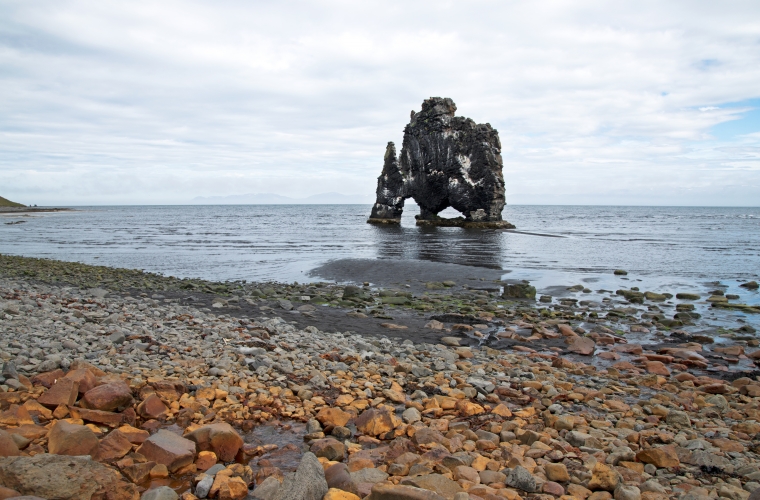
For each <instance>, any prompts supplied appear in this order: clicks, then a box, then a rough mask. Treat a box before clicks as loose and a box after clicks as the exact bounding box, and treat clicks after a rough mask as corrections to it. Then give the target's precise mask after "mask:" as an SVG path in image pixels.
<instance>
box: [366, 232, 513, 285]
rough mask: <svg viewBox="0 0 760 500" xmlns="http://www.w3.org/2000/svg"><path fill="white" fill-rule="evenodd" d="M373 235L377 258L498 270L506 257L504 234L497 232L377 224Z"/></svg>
mask: <svg viewBox="0 0 760 500" xmlns="http://www.w3.org/2000/svg"><path fill="white" fill-rule="evenodd" d="M374 236H375V237H376V238H377V240H376V244H375V248H377V252H378V253H377V256H378V258H380V259H394V260H398V259H411V260H423V261H429V262H440V263H448V264H459V265H463V266H475V267H484V268H489V269H499V270H500V269H502V265H503V261H504V258H505V257H504V241H503V235H502V233H500V232H496V231H452V230H450V229H438V228H429V227H422V228H420V229H412V228H403V227H399V226H397V225H390V226H383V227H378V228H377V231H376V233H375V235H374ZM428 281H429V280H428Z"/></svg>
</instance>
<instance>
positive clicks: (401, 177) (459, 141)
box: [368, 97, 514, 228]
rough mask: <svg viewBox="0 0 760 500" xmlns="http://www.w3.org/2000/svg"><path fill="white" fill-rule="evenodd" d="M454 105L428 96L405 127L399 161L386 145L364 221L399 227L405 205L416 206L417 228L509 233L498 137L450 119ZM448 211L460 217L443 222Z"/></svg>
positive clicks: (467, 121) (459, 119)
mask: <svg viewBox="0 0 760 500" xmlns="http://www.w3.org/2000/svg"><path fill="white" fill-rule="evenodd" d="M456 109H457V108H456V105H455V104H454V101H452V100H451V99H449V98H440V97H431V98H430V99H427V100H425V102H423V103H422V111H420V112H419V113H415V112H414V111H412V117H411V121H410V122H409V124H408V125H407V126H406V127H405V128H404V144H403V147H402V149H401V156H400V158H397V157H396V146H395V145H394V144H393V143H392V142H389V143H388V147H387V148H386V150H385V161H384V164H383V172H382V174H380V177H378V179H377V200H376V203H375V205H374V207H372V214H371V215H370V218H369V220H368V222H371V223H380V224H399V223H400V222H401V213H402V212H403V210H404V200H406V199H407V198H414V201H416V202H417V204H418V205H419V206H420V215H418V216H417V225H431V226H460V227H476V228H512V227H514V226H513V225H512V224H510V223H508V222H506V221H504V220H502V218H501V211H502V209H503V208H504V204H505V201H504V177H503V175H502V161H501V143H500V142H499V133H498V132H497V131H496V130H494V129H493V128H491V125H490V124H488V123H486V124H476V123H475V122H474V121H473V120H471V119H469V118H465V117H461V116H454V112H455V111H456ZM448 207H453V208H454V209H456V210H458V211H459V212H461V213H462V214H464V216H465V217H464V218H462V217H457V218H454V219H444V218H441V217H439V216H438V213H439V212H440V211H441V210H444V209H446V208H448Z"/></svg>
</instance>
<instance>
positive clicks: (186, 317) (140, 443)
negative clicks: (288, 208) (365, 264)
mask: <svg viewBox="0 0 760 500" xmlns="http://www.w3.org/2000/svg"><path fill="white" fill-rule="evenodd" d="M751 287H752V284H748V287H747V289H748V290H751ZM581 288H582V287H581ZM577 292H578V293H583V290H582V289H581V290H578V291H577ZM715 292H716V293H715V294H714V295H712V296H711V298H712V300H713V301H712V302H710V304H714V305H715V306H710V307H711V309H710V310H711V311H715V313H716V314H724V313H725V314H730V315H733V314H754V312H755V311H754V309H753V306H744V307H743V308H742V307H737V305H738V302H736V300H737V299H731V298H729V297H727V296H725V295H721V294H719V293H717V292H720V290H715ZM681 293H688V292H681ZM751 293H756V292H751ZM532 294H535V290H531V287H530V286H529V285H525V284H521V283H513V284H506V285H505V284H501V283H493V282H490V283H489V282H486V281H483V282H482V284H481V286H479V287H476V286H475V285H472V284H469V285H468V286H467V288H463V287H462V286H461V285H457V283H455V282H445V281H441V282H428V283H424V284H418V285H417V286H416V288H414V289H412V288H411V287H410V288H405V287H403V286H402V287H397V288H393V289H390V288H384V289H378V288H376V287H372V286H370V284H369V283H367V284H366V286H362V284H361V283H359V284H357V285H338V284H330V283H316V284H277V283H268V284H261V283H245V282H229V283H214V282H208V281H203V280H182V279H177V278H172V277H164V276H159V275H155V274H150V273H143V272H140V271H133V270H123V269H112V268H106V267H95V266H86V265H82V264H75V263H65V262H58V261H49V260H42V259H29V258H22V257H11V256H0V358H2V359H1V361H2V363H3V370H2V379H1V380H0V428H1V429H2V430H0V456H2V457H5V458H0V485H2V488H0V498H12V497H13V496H14V495H19V494H23V495H35V496H38V497H41V498H109V499H117V498H118V499H121V498H129V499H137V498H140V497H141V496H142V498H147V499H149V500H156V499H162V500H163V499H173V498H177V497H178V496H181V497H182V498H184V499H187V500H190V499H193V498H219V499H233V498H234V499H243V498H261V499H267V500H268V499H291V498H292V499H296V498H299V499H322V498H326V499H353V498H364V497H366V498H370V499H371V500H378V499H389V500H390V499H410V500H411V499H441V498H445V499H457V500H461V499H466V498H471V499H476V500H477V499H479V498H482V499H488V500H492V499H499V498H502V499H503V498H507V499H517V498H546V499H549V498H566V499H570V498H578V499H583V500H585V499H591V500H605V499H609V498H613V497H614V498H615V499H616V500H636V499H640V498H644V499H652V500H654V499H660V498H685V499H699V498H705V499H707V498H718V497H721V498H729V499H741V500H744V499H746V498H749V497H750V494H751V492H752V491H755V490H758V491H760V489H758V488H759V487H760V456H758V454H757V452H758V439H759V438H760V400H758V397H760V382H759V381H758V378H757V375H758V373H757V372H756V371H755V370H756V368H755V364H754V360H755V359H757V358H758V357H760V350H756V349H755V348H756V347H757V346H758V342H757V340H756V339H755V337H754V335H753V334H754V333H755V332H754V328H753V327H752V326H750V324H749V323H746V322H741V321H739V319H741V317H740V316H727V318H728V319H727V320H726V321H733V322H734V323H733V327H732V328H731V329H728V328H726V329H724V330H723V331H718V332H715V333H716V334H715V335H714V336H708V335H704V334H703V335H700V334H699V333H698V332H699V325H700V323H699V322H700V320H701V318H700V317H698V315H697V313H695V312H694V311H695V309H693V308H688V307H683V306H682V307H680V308H679V307H678V306H679V305H683V304H693V303H696V301H698V300H699V301H702V302H704V298H703V297H698V298H694V297H686V298H684V299H676V298H675V297H666V296H665V295H664V294H653V293H651V292H650V293H645V292H644V291H638V290H634V289H633V288H630V289H626V290H621V291H620V292H618V293H616V292H612V293H610V294H609V301H608V302H607V303H605V302H600V303H599V304H588V303H586V304H584V303H583V302H584V301H582V300H577V299H572V300H570V299H564V300H563V299H561V298H556V297H555V298H552V297H549V298H548V302H547V299H546V298H544V297H541V300H540V301H539V302H536V301H535V300H525V298H526V297H530V296H531V295H532ZM586 302H588V301H586ZM716 306H717V307H716ZM668 311H670V312H668ZM682 313H687V314H682ZM679 314H680V316H679ZM638 339H642V341H640V342H639V341H637V340H638ZM758 495H760V493H758Z"/></svg>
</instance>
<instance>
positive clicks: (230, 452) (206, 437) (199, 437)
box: [185, 422, 243, 462]
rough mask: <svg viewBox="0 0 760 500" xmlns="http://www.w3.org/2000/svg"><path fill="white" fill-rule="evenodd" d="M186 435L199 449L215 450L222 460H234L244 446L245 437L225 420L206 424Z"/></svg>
mask: <svg viewBox="0 0 760 500" xmlns="http://www.w3.org/2000/svg"><path fill="white" fill-rule="evenodd" d="M185 437H186V438H187V439H189V440H190V441H193V442H194V443H195V444H196V445H197V449H198V451H213V452H214V453H216V456H217V457H218V458H219V460H221V461H222V462H231V461H233V460H234V459H235V455H237V453H238V451H239V450H240V448H241V447H242V446H243V438H241V437H240V434H238V433H237V431H236V430H235V429H233V428H232V426H231V425H230V424H228V423H225V422H218V423H214V424H207V425H204V426H202V427H200V428H199V429H196V430H194V431H193V432H191V433H189V434H187V435H185Z"/></svg>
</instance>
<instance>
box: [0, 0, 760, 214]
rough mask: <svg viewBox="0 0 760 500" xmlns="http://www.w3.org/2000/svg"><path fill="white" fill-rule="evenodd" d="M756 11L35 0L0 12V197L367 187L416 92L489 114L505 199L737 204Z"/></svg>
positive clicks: (165, 199) (702, 6) (749, 156)
mask: <svg viewBox="0 0 760 500" xmlns="http://www.w3.org/2000/svg"><path fill="white" fill-rule="evenodd" d="M758 32H760V5H758V4H757V2H749V1H746V2H735V3H732V8H731V9H726V8H725V6H721V5H718V4H715V3H714V2H695V1H682V2H668V3H666V4H664V3H662V2H653V1H652V2H646V1H645V2H636V3H623V2H616V3H614V4H610V3H608V2H593V1H591V2H583V3H579V2H569V1H550V2H501V1H474V2H346V1H329V0H325V1H321V2H313V3H302V2H287V1H286V2H277V3H274V2H272V3H265V2H245V1H242V0H241V1H233V0H228V1H223V2H208V1H204V2H201V1H182V2H179V1H171V0H170V1H165V2H147V1H145V2H141V1H136V2H115V1H113V2H112V1H103V0H101V1H89V0H88V1H84V0H82V1H68V0H56V1H39V2H24V1H21V0H19V1H15V2H14V1H11V2H4V3H3V4H2V6H0V68H2V69H1V70H0V195H2V196H6V197H8V198H11V199H17V200H18V201H22V202H27V203H39V204H42V203H175V202H184V201H187V200H189V199H191V198H192V197H194V196H198V195H201V196H208V195H224V194H240V193H245V192H266V191H269V192H276V193H279V194H283V195H289V196H306V195H309V194H314V193H318V192H325V191H340V192H344V193H346V194H349V193H367V194H371V193H372V192H373V191H374V188H375V178H376V177H377V175H378V173H379V171H380V168H381V166H382V155H383V153H384V150H385V143H386V142H387V141H389V140H393V141H395V142H396V143H397V144H398V143H400V141H401V136H402V129H403V126H404V125H405V124H406V122H407V121H408V117H409V111H410V110H411V109H418V108H419V105H420V103H421V102H422V100H423V99H424V98H426V97H429V96H432V95H440V96H447V97H452V98H453V99H454V100H455V102H456V103H457V105H458V107H459V113H460V114H462V115H466V116H469V117H471V118H473V119H475V120H476V121H479V122H490V123H491V124H492V125H494V126H495V127H496V128H497V129H498V130H499V132H500V136H501V140H502V143H503V146H504V151H503V156H504V160H505V177H506V178H507V185H508V193H509V194H508V200H507V201H508V202H510V203H552V202H559V203H609V202H615V203H657V204H660V203H661V204H672V203H696V204H741V203H753V204H756V203H757V202H756V196H757V194H756V193H757V192H760V174H758V168H757V161H758V160H757V156H758V151H759V148H758V146H759V145H760V139H759V138H758V136H757V135H756V134H748V135H744V136H742V137H737V138H736V139H735V140H732V141H731V142H718V141H717V140H716V139H715V138H713V137H712V136H711V134H710V128H711V127H712V126H713V125H715V124H717V123H721V122H724V121H728V120H732V119H737V118H740V116H741V113H742V112H743V111H745V110H744V109H737V108H726V107H723V106H722V105H723V104H724V103H735V102H741V101H743V100H746V99H750V98H756V97H758V90H757V82H758V81H760V64H759V63H760V51H758V50H757V49H758V43H759V41H758V36H757V33H758Z"/></svg>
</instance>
